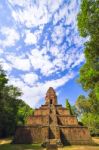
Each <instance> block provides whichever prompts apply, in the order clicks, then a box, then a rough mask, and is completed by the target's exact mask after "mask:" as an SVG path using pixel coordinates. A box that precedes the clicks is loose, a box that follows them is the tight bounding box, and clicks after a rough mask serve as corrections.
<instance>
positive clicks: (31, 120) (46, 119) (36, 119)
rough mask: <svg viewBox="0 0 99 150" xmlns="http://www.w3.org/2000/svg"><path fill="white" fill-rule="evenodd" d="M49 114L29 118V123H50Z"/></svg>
mask: <svg viewBox="0 0 99 150" xmlns="http://www.w3.org/2000/svg"><path fill="white" fill-rule="evenodd" d="M48 122H49V117H48V116H33V117H28V118H27V123H26V124H27V125H48Z"/></svg>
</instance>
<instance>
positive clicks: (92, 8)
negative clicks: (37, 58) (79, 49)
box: [76, 0, 99, 134]
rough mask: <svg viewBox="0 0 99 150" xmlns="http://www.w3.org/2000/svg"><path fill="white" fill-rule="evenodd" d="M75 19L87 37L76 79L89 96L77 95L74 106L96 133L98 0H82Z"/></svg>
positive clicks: (98, 114)
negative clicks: (83, 60)
mask: <svg viewBox="0 0 99 150" xmlns="http://www.w3.org/2000/svg"><path fill="white" fill-rule="evenodd" d="M77 19H78V29H79V32H80V35H81V36H82V37H87V38H88V39H89V40H88V42H86V43H85V50H84V53H85V58H86V62H85V64H84V65H83V66H82V67H81V69H80V77H79V80H78V82H79V83H80V84H81V85H82V87H83V88H84V90H86V91H88V92H89V96H88V97H87V98H85V97H84V96H79V97H78V99H77V101H76V107H77V109H78V110H79V112H80V115H81V120H82V122H83V123H84V124H85V125H87V126H88V127H89V129H90V131H91V132H93V133H95V134H96V131H97V129H98V128H99V126H98V125H97V124H99V0H82V2H81V9H80V12H79V14H78V18H77Z"/></svg>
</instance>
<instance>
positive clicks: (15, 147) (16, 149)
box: [0, 144, 44, 150]
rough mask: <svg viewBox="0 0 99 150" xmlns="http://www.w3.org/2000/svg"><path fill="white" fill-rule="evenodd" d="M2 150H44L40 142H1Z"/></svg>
mask: <svg viewBox="0 0 99 150" xmlns="http://www.w3.org/2000/svg"><path fill="white" fill-rule="evenodd" d="M0 150H44V149H43V148H42V147H41V145H40V144H1V145H0Z"/></svg>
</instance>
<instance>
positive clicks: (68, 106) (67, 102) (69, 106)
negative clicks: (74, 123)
mask: <svg viewBox="0 0 99 150" xmlns="http://www.w3.org/2000/svg"><path fill="white" fill-rule="evenodd" d="M66 108H67V109H68V110H69V111H70V114H71V115H73V112H72V108H71V105H70V103H69V101H68V99H66Z"/></svg>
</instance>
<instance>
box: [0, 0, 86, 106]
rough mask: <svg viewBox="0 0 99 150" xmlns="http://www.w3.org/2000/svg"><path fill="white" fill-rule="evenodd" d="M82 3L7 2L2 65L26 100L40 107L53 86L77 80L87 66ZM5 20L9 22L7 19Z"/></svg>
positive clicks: (0, 27)
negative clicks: (80, 28) (81, 28)
mask: <svg viewBox="0 0 99 150" xmlns="http://www.w3.org/2000/svg"><path fill="white" fill-rule="evenodd" d="M79 4H80V1H79V0H73V1H72V0H68V1H63V0H55V1H53V0H36V1H32V0H14V1H13V0H7V1H6V2H5V4H3V3H2V9H3V7H4V6H5V7H6V10H5V11H6V14H8V16H9V17H8V16H6V15H5V14H2V11H1V14H0V16H4V17H1V18H2V19H1V20H0V62H2V64H3V67H4V69H5V70H7V71H8V75H9V78H10V79H11V80H10V81H9V83H12V84H14V85H17V86H19V87H20V88H21V89H22V91H23V96H22V98H24V100H25V101H26V102H27V103H28V104H30V105H31V106H36V104H37V103H38V102H39V100H40V98H42V97H43V96H44V94H45V91H46V90H47V88H48V87H49V86H53V87H54V88H55V89H58V88H59V87H61V86H63V85H64V84H66V83H67V82H68V81H69V80H71V79H72V78H74V77H75V76H76V74H77V72H78V68H79V67H80V65H81V63H83V62H84V54H83V43H84V39H82V38H80V37H79V33H78V30H77V22H76V18H77V13H78V11H79ZM3 18H5V19H3Z"/></svg>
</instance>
